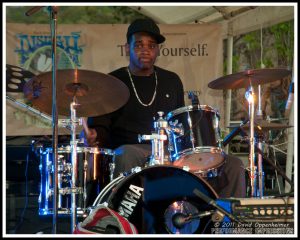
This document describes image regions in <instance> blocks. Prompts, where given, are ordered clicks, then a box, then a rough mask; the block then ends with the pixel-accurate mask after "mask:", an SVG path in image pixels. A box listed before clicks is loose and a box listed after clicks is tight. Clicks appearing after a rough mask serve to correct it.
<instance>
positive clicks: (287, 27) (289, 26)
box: [270, 21, 294, 68]
mask: <svg viewBox="0 0 300 240" xmlns="http://www.w3.org/2000/svg"><path fill="white" fill-rule="evenodd" d="M270 32H271V33H272V34H273V35H274V39H275V42H274V47H275V48H276V49H277V53H278V58H279V60H280V62H279V64H280V65H282V66H289V67H291V68H292V66H293V53H294V22H293V21H290V22H287V23H280V24H277V25H275V26H272V27H271V28H270Z"/></svg>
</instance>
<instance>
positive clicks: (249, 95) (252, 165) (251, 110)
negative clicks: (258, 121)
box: [245, 81, 257, 197]
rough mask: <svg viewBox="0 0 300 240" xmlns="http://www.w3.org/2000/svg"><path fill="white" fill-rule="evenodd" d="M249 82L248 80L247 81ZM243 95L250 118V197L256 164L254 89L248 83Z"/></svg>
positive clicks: (253, 190) (253, 192)
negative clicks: (247, 104)
mask: <svg viewBox="0 0 300 240" xmlns="http://www.w3.org/2000/svg"><path fill="white" fill-rule="evenodd" d="M249 82H250V81H249ZM245 97H246V99H247V101H248V103H249V119H250V139H249V141H250V151H249V168H250V183H251V197H256V194H257V193H256V189H257V187H256V178H257V176H256V166H255V152H254V149H255V143H254V90H253V87H252V86H251V85H250V86H249V87H248V89H247V91H246V93H245Z"/></svg>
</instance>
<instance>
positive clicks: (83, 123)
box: [82, 117, 90, 136]
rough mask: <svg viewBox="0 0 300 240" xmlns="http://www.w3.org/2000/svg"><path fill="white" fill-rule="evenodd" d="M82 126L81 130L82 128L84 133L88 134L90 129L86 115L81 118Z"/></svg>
mask: <svg viewBox="0 0 300 240" xmlns="http://www.w3.org/2000/svg"><path fill="white" fill-rule="evenodd" d="M82 126H83V130H84V133H85V135H86V136H88V135H89V134H90V129H89V127H88V124H87V118H86V117H83V118H82Z"/></svg>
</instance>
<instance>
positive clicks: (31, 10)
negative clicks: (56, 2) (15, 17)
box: [25, 6, 45, 17]
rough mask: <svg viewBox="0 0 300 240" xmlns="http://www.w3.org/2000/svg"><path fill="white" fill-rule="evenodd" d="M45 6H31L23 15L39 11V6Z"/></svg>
mask: <svg viewBox="0 0 300 240" xmlns="http://www.w3.org/2000/svg"><path fill="white" fill-rule="evenodd" d="M43 7H45V6H39V7H33V8H30V9H29V10H28V11H27V12H26V13H25V15H26V16H27V17H29V16H31V15H32V14H35V13H36V12H37V11H39V10H40V9H41V8H43Z"/></svg>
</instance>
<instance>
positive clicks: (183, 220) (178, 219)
mask: <svg viewBox="0 0 300 240" xmlns="http://www.w3.org/2000/svg"><path fill="white" fill-rule="evenodd" d="M212 214H213V211H205V212H201V213H197V214H193V215H186V214H183V213H176V214H174V215H173V217H172V222H173V225H174V226H175V227H176V228H179V229H181V228H183V227H184V225H185V224H187V223H189V222H191V221H193V220H194V219H199V218H203V217H206V216H209V215H212Z"/></svg>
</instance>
